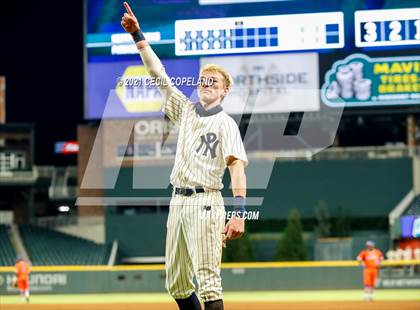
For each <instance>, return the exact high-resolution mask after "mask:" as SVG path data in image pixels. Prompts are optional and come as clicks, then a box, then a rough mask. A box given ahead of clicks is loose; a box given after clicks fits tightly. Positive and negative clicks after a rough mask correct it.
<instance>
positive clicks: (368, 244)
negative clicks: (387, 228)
mask: <svg viewBox="0 0 420 310" xmlns="http://www.w3.org/2000/svg"><path fill="white" fill-rule="evenodd" d="M366 246H375V242H373V241H372V240H369V241H366Z"/></svg>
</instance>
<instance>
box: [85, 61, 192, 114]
mask: <svg viewBox="0 0 420 310" xmlns="http://www.w3.org/2000/svg"><path fill="white" fill-rule="evenodd" d="M162 64H163V65H164V67H165V69H166V72H167V74H168V76H169V77H171V78H172V80H171V81H172V82H173V84H174V85H176V86H177V87H178V89H180V90H181V91H182V92H183V93H184V94H185V95H186V96H187V97H188V96H190V94H191V93H192V91H193V90H194V89H195V88H196V83H195V82H196V81H198V73H199V68H198V60H192V59H176V60H164V61H162ZM86 99H87V102H86V107H85V118H87V119H102V118H104V119H113V118H141V117H158V116H162V115H163V114H162V112H161V111H160V107H161V104H162V97H161V94H160V92H159V90H158V88H157V87H156V83H154V81H153V80H152V79H151V78H150V76H149V74H148V72H147V70H146V68H145V67H144V66H143V65H142V63H141V60H138V61H111V60H110V61H97V62H90V63H89V64H88V66H87V98H86Z"/></svg>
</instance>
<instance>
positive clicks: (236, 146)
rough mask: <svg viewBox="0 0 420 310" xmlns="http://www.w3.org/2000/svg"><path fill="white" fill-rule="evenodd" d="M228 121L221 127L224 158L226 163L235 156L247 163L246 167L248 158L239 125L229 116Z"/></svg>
mask: <svg viewBox="0 0 420 310" xmlns="http://www.w3.org/2000/svg"><path fill="white" fill-rule="evenodd" d="M227 119H228V121H226V122H223V124H222V126H221V127H222V128H221V129H222V135H223V138H222V139H221V140H222V141H221V146H222V156H223V158H224V160H225V162H226V163H227V160H228V159H229V157H230V156H233V157H235V158H237V159H240V160H242V161H243V162H244V163H245V166H247V165H248V158H247V156H246V152H245V148H244V144H243V142H242V138H241V134H240V132H239V128H238V125H237V124H236V122H235V121H234V120H233V119H232V118H231V117H230V116H227Z"/></svg>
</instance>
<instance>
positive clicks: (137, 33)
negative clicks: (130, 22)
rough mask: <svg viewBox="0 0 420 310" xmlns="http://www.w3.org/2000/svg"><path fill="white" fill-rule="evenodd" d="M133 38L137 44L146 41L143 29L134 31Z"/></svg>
mask: <svg viewBox="0 0 420 310" xmlns="http://www.w3.org/2000/svg"><path fill="white" fill-rule="evenodd" d="M131 36H132V37H133V40H134V42H135V43H137V42H140V41H143V40H146V38H145V37H144V34H143V31H141V29H139V30H136V31H134V32H133V33H132V34H131Z"/></svg>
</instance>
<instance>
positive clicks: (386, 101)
mask: <svg viewBox="0 0 420 310" xmlns="http://www.w3.org/2000/svg"><path fill="white" fill-rule="evenodd" d="M321 98H322V101H323V102H324V103H325V104H326V105H328V106H332V107H334V106H338V105H340V106H341V105H342V103H343V102H344V103H345V106H346V107H369V106H370V107H373V106H384V105H412V104H420V56H407V57H384V58H371V57H369V56H366V55H364V54H352V55H350V56H348V57H346V58H345V59H342V60H338V61H336V62H335V63H334V64H333V65H332V68H331V69H330V70H328V71H327V73H326V74H325V80H324V84H323V86H322V88H321Z"/></svg>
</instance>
